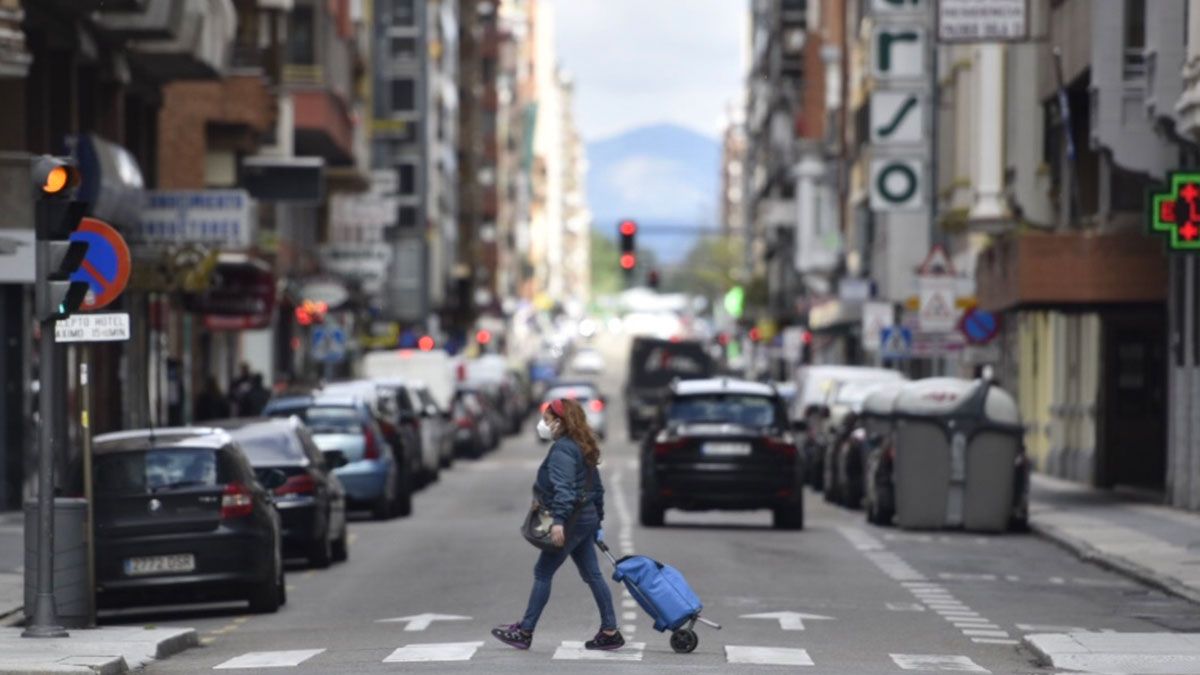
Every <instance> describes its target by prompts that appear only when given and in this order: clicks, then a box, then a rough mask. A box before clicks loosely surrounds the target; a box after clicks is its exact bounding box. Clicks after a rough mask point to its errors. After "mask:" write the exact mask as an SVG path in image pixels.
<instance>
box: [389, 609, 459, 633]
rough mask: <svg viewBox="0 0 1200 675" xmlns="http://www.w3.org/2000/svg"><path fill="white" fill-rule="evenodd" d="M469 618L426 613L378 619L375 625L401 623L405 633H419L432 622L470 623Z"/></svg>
mask: <svg viewBox="0 0 1200 675" xmlns="http://www.w3.org/2000/svg"><path fill="white" fill-rule="evenodd" d="M470 620H471V617H469V616H459V615H457V614H433V613H431V612H426V613H424V614H414V615H412V616H398V617H395V618H392V619H379V620H378V621H376V622H375V623H403V624H407V625H406V626H404V630H406V631H420V630H425V629H426V628H429V626H431V625H432V624H433V622H434V621H470Z"/></svg>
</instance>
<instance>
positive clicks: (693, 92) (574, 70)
mask: <svg viewBox="0 0 1200 675" xmlns="http://www.w3.org/2000/svg"><path fill="white" fill-rule="evenodd" d="M553 2H554V11H555V14H556V23H557V28H558V36H557V37H558V40H557V42H558V54H559V59H560V60H561V61H562V63H563V66H565V67H566V69H567V70H568V71H569V72H570V73H571V75H572V76H573V77H574V79H575V85H576V86H575V91H576V94H575V115H576V119H577V120H578V123H579V126H580V129H581V130H582V131H583V136H584V138H585V139H586V140H587V141H596V140H599V139H602V138H606V137H609V136H613V135H615V134H618V133H620V132H623V131H626V130H628V129H633V128H636V127H640V126H644V125H647V124H654V123H657V122H673V123H676V124H681V125H684V126H686V127H688V128H690V129H693V130H695V131H698V132H700V133H703V134H705V135H708V136H712V137H715V136H717V132H718V129H719V122H720V120H721V119H722V117H723V114H724V111H725V106H726V103H728V102H729V101H736V100H738V99H739V98H740V92H741V79H742V72H743V68H742V49H743V48H742V43H743V32H744V31H745V30H746V9H747V7H748V4H747V2H748V0H553Z"/></svg>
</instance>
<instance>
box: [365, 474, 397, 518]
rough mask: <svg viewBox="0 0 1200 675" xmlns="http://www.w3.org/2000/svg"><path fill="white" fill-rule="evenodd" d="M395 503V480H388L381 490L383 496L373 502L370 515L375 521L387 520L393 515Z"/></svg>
mask: <svg viewBox="0 0 1200 675" xmlns="http://www.w3.org/2000/svg"><path fill="white" fill-rule="evenodd" d="M395 502H396V483H395V479H392V480H389V481H388V484H387V485H386V486H384V488H383V494H381V495H379V498H378V499H376V500H375V504H374V506H372V507H371V515H372V516H374V517H375V520H387V519H388V518H391V517H392V515H393V511H394V509H395Z"/></svg>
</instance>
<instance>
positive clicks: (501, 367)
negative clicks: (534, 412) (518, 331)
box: [464, 354, 529, 434]
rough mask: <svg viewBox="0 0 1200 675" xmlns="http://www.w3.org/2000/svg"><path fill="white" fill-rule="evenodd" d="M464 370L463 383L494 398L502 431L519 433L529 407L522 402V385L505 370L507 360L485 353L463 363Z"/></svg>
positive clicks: (527, 414) (506, 368)
mask: <svg viewBox="0 0 1200 675" xmlns="http://www.w3.org/2000/svg"><path fill="white" fill-rule="evenodd" d="M464 371H465V372H464V380H465V381H466V382H468V383H469V384H470V385H471V386H474V387H478V388H482V389H485V390H487V392H488V394H489V395H490V397H491V398H492V399H493V403H494V406H495V408H496V410H497V411H498V412H499V413H500V415H501V416H502V417H503V420H502V424H501V429H502V430H503V432H504V433H506V434H515V433H517V432H519V431H520V430H521V425H522V424H523V423H524V421H525V418H526V417H528V416H529V406H528V404H527V403H526V402H524V401H522V399H521V396H520V394H519V390H520V387H521V383H520V382H519V381H518V380H517V379H516V377H515V376H514V375H513V374H512V371H511V369H510V368H509V367H508V360H507V359H505V358H504V357H503V356H500V355H498V354H485V355H483V356H480V357H479V358H476V359H471V360H469V361H466V362H465V364H464Z"/></svg>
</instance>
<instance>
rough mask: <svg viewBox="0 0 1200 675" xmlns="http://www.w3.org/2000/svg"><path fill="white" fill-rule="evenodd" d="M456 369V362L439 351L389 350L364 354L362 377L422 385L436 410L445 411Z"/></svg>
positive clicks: (452, 398) (455, 379)
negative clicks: (414, 382) (389, 379)
mask: <svg viewBox="0 0 1200 675" xmlns="http://www.w3.org/2000/svg"><path fill="white" fill-rule="evenodd" d="M458 366H459V361H458V359H456V358H455V357H453V356H450V355H449V354H448V353H446V352H445V351H444V350H441V349H434V350H431V351H428V352H422V351H417V350H414V349H389V350H385V351H374V352H367V353H366V354H364V355H363V362H362V375H363V377H366V378H369V379H383V378H389V377H394V378H400V379H403V380H407V381H410V382H411V381H420V382H423V383H424V384H425V386H427V387H429V393H430V394H431V395H432V396H433V400H435V401H437V404H438V407H440V408H441V409H442V410H449V409H450V403H451V401H453V400H454V390H455V387H456V386H457V385H458V375H459V374H458Z"/></svg>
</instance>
